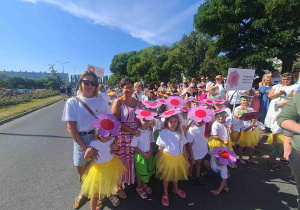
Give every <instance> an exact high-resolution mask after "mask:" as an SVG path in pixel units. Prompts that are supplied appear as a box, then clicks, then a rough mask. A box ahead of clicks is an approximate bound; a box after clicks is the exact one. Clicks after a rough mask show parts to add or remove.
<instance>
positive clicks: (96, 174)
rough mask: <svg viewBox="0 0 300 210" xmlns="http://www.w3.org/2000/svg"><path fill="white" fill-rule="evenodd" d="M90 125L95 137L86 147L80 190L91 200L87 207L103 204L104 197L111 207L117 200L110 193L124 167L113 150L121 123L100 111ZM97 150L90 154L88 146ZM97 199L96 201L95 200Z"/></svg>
mask: <svg viewBox="0 0 300 210" xmlns="http://www.w3.org/2000/svg"><path fill="white" fill-rule="evenodd" d="M97 117H98V119H96V120H93V122H92V124H93V126H94V127H95V128H96V130H95V140H94V141H92V142H91V144H90V145H89V146H90V147H89V149H87V150H86V152H85V155H84V159H86V160H87V161H91V160H92V161H91V163H90V164H89V166H88V167H87V169H86V170H85V172H84V174H83V176H82V187H81V193H82V194H83V195H84V196H86V197H88V198H90V199H91V204H90V205H91V210H98V209H101V208H102V207H103V204H102V203H101V200H102V199H103V198H105V197H108V198H109V200H110V201H111V202H112V204H113V205H114V206H118V205H119V199H118V198H117V197H115V196H114V194H115V193H116V192H117V190H118V188H119V186H120V185H121V178H122V176H123V174H124V173H125V172H126V168H125V166H124V165H123V163H122V162H121V161H120V160H119V158H118V157H116V156H115V155H114V153H113V152H112V151H113V150H117V149H118V145H117V141H118V137H114V136H117V135H118V129H119V128H121V123H120V122H119V121H117V118H116V117H115V116H114V115H112V114H107V115H106V114H100V115H98V116H97ZM94 148H95V149H97V150H98V154H99V156H98V157H97V158H93V157H91V156H90V151H91V150H92V149H94ZM98 201H100V202H98Z"/></svg>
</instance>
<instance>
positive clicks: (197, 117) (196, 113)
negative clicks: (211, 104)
mask: <svg viewBox="0 0 300 210" xmlns="http://www.w3.org/2000/svg"><path fill="white" fill-rule="evenodd" d="M211 115H213V112H212V111H211V110H209V109H207V108H206V107H205V106H197V107H193V108H191V109H190V111H189V116H192V117H193V120H194V121H195V122H202V121H204V122H210V121H211V117H210V116H211Z"/></svg>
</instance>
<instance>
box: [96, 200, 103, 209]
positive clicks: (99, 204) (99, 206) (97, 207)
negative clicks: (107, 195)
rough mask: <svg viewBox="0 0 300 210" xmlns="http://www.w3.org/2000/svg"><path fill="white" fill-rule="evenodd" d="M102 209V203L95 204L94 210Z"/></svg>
mask: <svg viewBox="0 0 300 210" xmlns="http://www.w3.org/2000/svg"><path fill="white" fill-rule="evenodd" d="M102 207H103V203H102V202H101V201H100V202H99V203H97V205H96V210H100V209H102Z"/></svg>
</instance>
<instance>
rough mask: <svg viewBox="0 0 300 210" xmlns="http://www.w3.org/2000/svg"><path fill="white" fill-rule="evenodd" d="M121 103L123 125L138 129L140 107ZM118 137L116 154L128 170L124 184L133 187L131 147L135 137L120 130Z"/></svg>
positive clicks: (133, 171)
mask: <svg viewBox="0 0 300 210" xmlns="http://www.w3.org/2000/svg"><path fill="white" fill-rule="evenodd" d="M120 101H121V100H120ZM121 103H122V104H121V123H124V124H125V125H127V126H129V127H130V128H132V129H137V128H138V127H139V125H138V121H137V118H136V117H135V110H136V108H138V106H137V107H136V108H132V107H129V106H127V105H126V104H124V103H123V102H122V101H121ZM118 137H119V141H118V145H119V147H120V149H119V150H118V151H116V152H115V155H116V156H118V157H119V158H120V160H121V161H122V163H123V164H124V166H125V167H126V169H127V172H126V173H125V174H124V175H123V177H122V183H124V182H126V183H127V184H128V185H131V184H134V182H135V170H134V151H133V150H132V147H131V146H130V144H131V140H132V138H133V135H132V134H130V133H129V132H127V131H124V130H121V129H120V130H119V135H118Z"/></svg>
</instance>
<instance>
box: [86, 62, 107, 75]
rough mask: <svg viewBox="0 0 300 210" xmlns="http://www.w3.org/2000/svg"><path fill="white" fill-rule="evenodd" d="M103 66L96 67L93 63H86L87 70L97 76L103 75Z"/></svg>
mask: <svg viewBox="0 0 300 210" xmlns="http://www.w3.org/2000/svg"><path fill="white" fill-rule="evenodd" d="M104 70H105V69H104V68H101V67H98V66H93V65H90V64H89V65H88V71H92V72H94V73H95V74H96V75H97V77H104Z"/></svg>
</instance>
